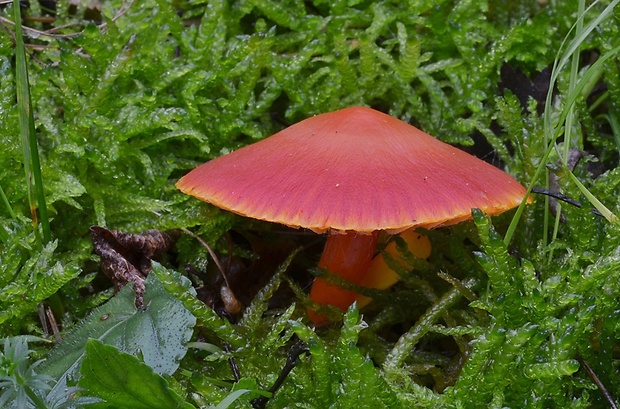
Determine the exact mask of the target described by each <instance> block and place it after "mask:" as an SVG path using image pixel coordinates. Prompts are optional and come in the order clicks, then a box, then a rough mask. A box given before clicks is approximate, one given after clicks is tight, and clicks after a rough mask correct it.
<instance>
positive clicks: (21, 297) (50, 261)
mask: <svg viewBox="0 0 620 409" xmlns="http://www.w3.org/2000/svg"><path fill="white" fill-rule="evenodd" d="M0 220H1V223H2V224H0V230H4V232H5V233H6V241H4V243H2V245H1V246H0V323H1V324H3V325H2V326H0V333H2V334H3V335H4V336H7V335H10V334H11V333H13V334H14V333H15V332H19V331H21V330H22V329H23V328H25V327H27V326H28V325H30V324H31V322H32V319H31V318H28V319H27V320H26V321H24V319H25V318H26V317H27V316H28V315H29V314H31V313H32V311H34V310H36V308H37V305H38V304H39V303H40V302H42V301H43V300H45V299H47V298H49V297H50V296H52V295H53V294H55V293H56V292H57V291H58V290H59V289H60V288H61V287H62V286H63V285H65V284H66V283H68V282H69V281H70V280H72V279H74V278H75V277H77V275H78V274H80V271H81V269H80V267H79V266H78V265H77V264H76V263H75V262H73V261H70V260H67V261H65V260H63V256H60V257H59V255H58V252H57V251H56V249H57V246H58V241H57V240H55V241H52V242H50V243H48V244H46V245H45V246H43V247H41V242H40V240H39V239H38V238H37V237H36V234H37V233H38V232H36V231H35V232H33V231H30V230H31V228H32V227H31V226H29V223H28V222H27V221H23V220H20V221H16V220H9V219H0Z"/></svg>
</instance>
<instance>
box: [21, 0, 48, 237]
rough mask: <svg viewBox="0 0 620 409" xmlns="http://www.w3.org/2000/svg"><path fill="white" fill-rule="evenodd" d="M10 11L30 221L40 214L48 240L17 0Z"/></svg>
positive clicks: (35, 224) (34, 221)
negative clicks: (12, 16)
mask: <svg viewBox="0 0 620 409" xmlns="http://www.w3.org/2000/svg"><path fill="white" fill-rule="evenodd" d="M13 14H14V19H15V79H16V88H17V105H18V111H19V131H20V136H21V140H22V154H23V157H24V169H25V172H26V185H27V189H28V202H29V204H30V214H31V217H32V224H33V226H34V227H35V229H36V228H37V226H38V224H39V222H38V219H39V217H40V219H41V220H40V221H41V229H42V231H43V242H44V243H47V242H49V241H50V240H51V238H52V235H51V231H50V224H49V218H48V215H47V205H46V203H45V190H44V189H43V177H42V176H41V162H40V159H39V150H38V144H37V139H36V131H35V127H34V115H33V112H32V99H31V96H30V85H29V83H28V69H27V66H26V51H25V47H24V35H23V30H22V20H21V12H20V9H19V1H17V0H15V1H13ZM37 211H38V217H37Z"/></svg>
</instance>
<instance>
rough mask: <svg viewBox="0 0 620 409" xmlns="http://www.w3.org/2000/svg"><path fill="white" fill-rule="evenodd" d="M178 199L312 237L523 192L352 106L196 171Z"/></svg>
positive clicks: (515, 200) (403, 224)
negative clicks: (188, 197) (310, 232)
mask: <svg viewBox="0 0 620 409" xmlns="http://www.w3.org/2000/svg"><path fill="white" fill-rule="evenodd" d="M176 186H177V187H178V188H179V189H180V190H181V191H183V192H184V193H187V194H189V195H193V196H195V197H197V198H199V199H201V200H204V201H206V202H209V203H212V204H214V205H215V206H218V207H220V208H222V209H226V210H229V211H231V212H234V213H238V214H240V215H243V216H247V217H252V218H255V219H261V220H267V221H270V222H276V223H281V224H284V225H287V226H292V227H304V228H308V229H311V230H313V231H315V232H324V231H328V230H330V231H347V230H354V231H357V232H372V231H375V230H388V231H390V232H392V233H394V232H399V231H402V230H405V229H408V228H412V227H425V228H433V227H438V226H444V225H450V224H455V223H459V222H461V221H463V220H466V219H469V218H470V217H471V209H472V208H478V209H481V210H482V211H484V212H485V213H487V214H490V215H495V214H499V213H502V212H504V211H506V210H509V209H511V208H513V207H515V206H517V205H519V204H520V203H521V201H522V200H523V199H524V198H525V194H526V191H525V189H524V188H523V186H521V185H520V184H519V183H518V182H517V181H516V180H515V179H513V178H512V177H511V176H509V175H508V174H506V173H504V172H502V171H501V170H499V169H497V168H495V167H494V166H492V165H490V164H488V163H486V162H484V161H482V160H480V159H478V158H476V157H474V156H472V155H470V154H468V153H466V152H463V151H461V150H459V149H457V148H455V147H453V146H451V145H448V144H446V143H444V142H441V141H439V140H437V139H435V138H433V137H432V136H430V135H428V134H426V133H424V132H422V131H421V130H419V129H417V128H415V127H413V126H411V125H409V124H407V123H405V122H402V121H400V120H398V119H396V118H393V117H391V116H389V115H386V114H383V113H381V112H378V111H375V110H373V109H370V108H365V107H351V108H346V109H342V110H339V111H334V112H329V113H325V114H322V115H317V116H315V117H312V118H308V119H306V120H304V121H301V122H299V123H297V124H295V125H292V126H290V127H288V128H286V129H284V130H282V131H281V132H278V133H277V134H275V135H273V136H271V137H269V138H266V139H264V140H262V141H260V142H257V143H255V144H253V145H249V146H246V147H244V148H241V149H239V150H237V151H235V152H232V153H230V154H228V155H225V156H222V157H219V158H216V159H214V160H212V161H210V162H207V163H205V164H203V165H200V166H198V167H197V168H196V169H194V170H192V171H191V172H190V173H188V174H187V175H186V176H184V177H183V178H181V179H180V180H179V181H178V183H177V185H176Z"/></svg>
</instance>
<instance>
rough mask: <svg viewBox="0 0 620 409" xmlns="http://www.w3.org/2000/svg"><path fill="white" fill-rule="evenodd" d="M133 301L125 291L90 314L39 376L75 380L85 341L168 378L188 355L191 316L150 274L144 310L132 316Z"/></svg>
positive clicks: (133, 310) (193, 320) (192, 318)
mask: <svg viewBox="0 0 620 409" xmlns="http://www.w3.org/2000/svg"><path fill="white" fill-rule="evenodd" d="M134 301H135V295H134V293H133V291H132V290H131V289H130V288H129V287H125V288H124V289H123V290H121V291H120V292H119V293H118V294H117V295H116V296H114V297H113V298H111V299H110V300H109V301H108V302H107V303H106V304H104V305H102V306H101V307H98V308H96V309H95V310H93V312H92V313H91V314H90V315H89V316H88V317H87V318H86V319H85V320H84V321H82V322H81V323H80V325H79V326H78V327H77V328H76V329H75V330H74V331H73V332H71V333H70V334H69V335H68V336H67V337H66V338H65V339H64V341H63V342H62V343H61V344H60V345H59V346H58V347H57V348H56V349H55V350H53V351H52V352H51V353H50V357H49V358H48V360H47V361H46V362H45V363H44V365H42V372H43V373H45V374H48V375H50V376H52V377H54V378H55V379H60V380H61V381H59V385H60V386H59V385H57V387H56V388H55V389H58V388H59V387H61V386H62V385H63V383H64V382H66V381H67V379H72V378H74V377H75V376H77V375H78V374H77V371H76V369H77V368H78V367H79V364H80V362H81V360H82V359H83V358H84V348H85V345H86V342H87V340H88V339H97V340H99V341H101V342H104V343H105V344H108V345H113V346H114V347H116V348H118V349H119V350H121V351H123V352H126V353H129V354H132V355H136V356H138V355H140V356H142V358H143V359H144V362H145V363H146V364H147V365H149V366H150V367H151V368H153V370H154V372H155V373H157V374H172V373H174V371H176V369H177V368H178V365H179V361H180V360H181V358H183V356H185V353H186V352H187V345H186V343H187V342H188V341H189V339H190V337H191V335H192V329H193V327H194V324H195V322H196V319H195V318H194V316H193V315H191V313H190V312H189V311H188V310H187V309H185V307H183V305H182V304H181V303H180V302H179V301H178V300H177V299H175V298H173V297H172V296H170V295H169V294H168V293H167V292H166V291H165V290H164V288H163V287H162V285H161V284H160V282H159V281H158V280H157V277H156V276H155V275H154V274H151V275H149V277H148V278H147V280H146V292H145V293H144V304H145V305H146V307H145V308H144V309H141V310H137V309H136V307H135V304H134Z"/></svg>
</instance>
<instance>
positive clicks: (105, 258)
mask: <svg viewBox="0 0 620 409" xmlns="http://www.w3.org/2000/svg"><path fill="white" fill-rule="evenodd" d="M90 234H91V238H92V241H93V247H94V249H95V253H96V254H97V255H98V256H99V257H101V269H102V270H103V273H104V274H105V275H106V276H107V277H108V278H110V280H112V283H113V284H114V289H115V290H116V291H119V290H120V289H121V288H123V287H124V286H125V285H127V284H128V283H133V287H134V291H135V293H136V306H137V307H142V304H143V299H142V296H143V294H144V290H145V288H144V279H145V278H146V276H147V275H148V274H149V273H150V272H151V259H156V258H157V257H160V256H162V255H163V254H165V253H166V252H167V251H168V250H169V249H170V247H171V246H172V242H173V241H172V239H171V238H170V236H169V235H168V234H166V233H163V232H161V231H159V230H147V231H144V232H142V233H140V234H132V233H124V232H121V231H118V230H108V229H106V228H104V227H100V226H92V227H91V228H90Z"/></svg>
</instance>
